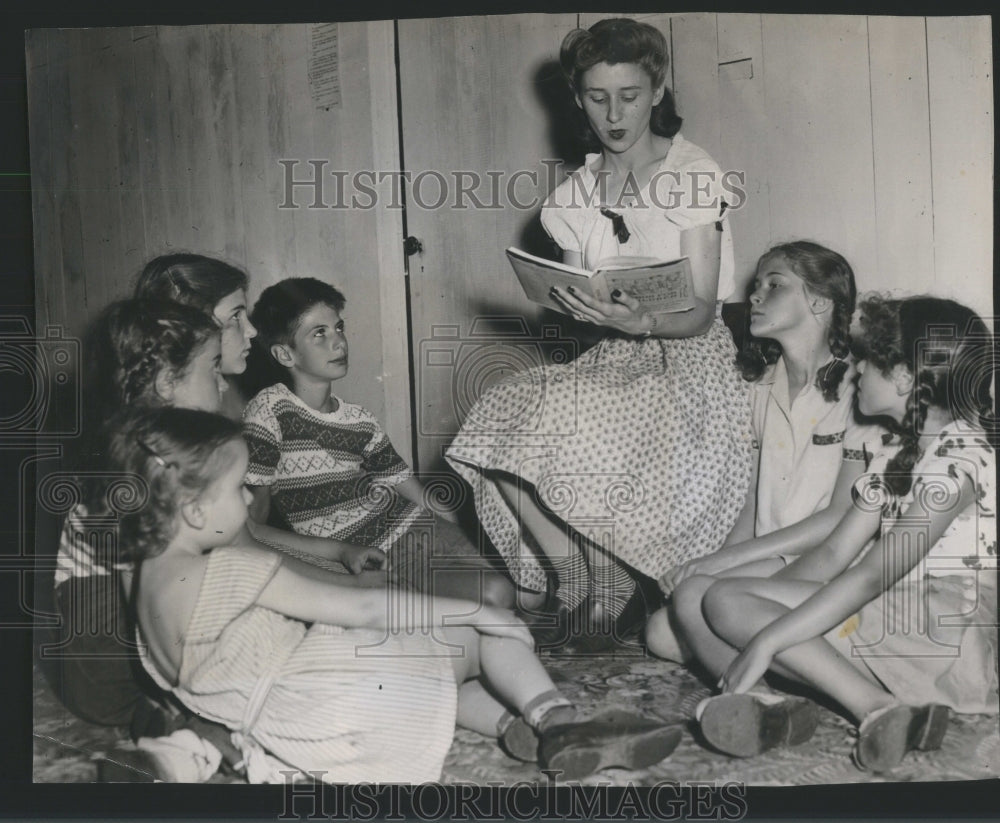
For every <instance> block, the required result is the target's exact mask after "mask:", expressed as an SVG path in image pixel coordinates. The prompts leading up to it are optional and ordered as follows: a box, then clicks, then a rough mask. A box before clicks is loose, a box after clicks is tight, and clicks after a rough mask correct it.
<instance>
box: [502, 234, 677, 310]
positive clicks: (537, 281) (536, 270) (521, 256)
mask: <svg viewBox="0 0 1000 823" xmlns="http://www.w3.org/2000/svg"><path fill="white" fill-rule="evenodd" d="M507 259H508V260H510V264H511V265H512V266H513V267H514V273H515V274H516V275H517V279H518V280H520V281H521V288H523V289H524V293H525V294H526V295H527V296H528V299H529V300H534V301H535V302H536V303H540V304H542V305H543V306H546V307H548V308H550V309H556V310H557V311H561V312H563V313H566V312H567V310H566V307H565V306H564V305H563V304H562V303H560V302H559V301H558V300H556V299H555V298H554V297H553V296H552V295H551V294H550V293H549V289H551V288H552V287H553V286H559V288H561V289H565V288H566V287H567V286H572V287H573V288H574V289H576V290H577V291H579V292H582V293H583V294H586V295H589V296H590V297H596V298H597V299H598V300H603V301H604V302H605V303H612V302H614V301H613V300H612V299H611V292H613V291H614V290H615V289H620V290H621V291H623V292H627V293H628V294H629V295H631V296H632V297H634V298H635V299H636V300H638V301H639V302H640V303H641V304H642V306H643V308H644V309H646V311H648V312H651V313H653V314H664V313H668V312H679V311H689V310H691V309H693V308H694V306H695V297H694V283H693V282H692V280H691V261H690V260H688V258H686V257H682V258H680V259H679V260H666V261H664V260H656V259H654V258H651V257H611V258H607V259H605V260H602V261H601V262H600V263H598V265H597V268H596V269H595V270H594V271H587V270H586V269H579V268H577V267H576V266H567V265H565V264H564V263H556V262H554V261H552V260H546V259H544V258H542V257H535V255H533V254H528V253H527V252H524V251H521V250H520V249H515V248H509V249H507Z"/></svg>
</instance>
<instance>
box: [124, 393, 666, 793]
mask: <svg viewBox="0 0 1000 823" xmlns="http://www.w3.org/2000/svg"><path fill="white" fill-rule="evenodd" d="M240 433H241V432H240V427H239V426H238V425H237V424H236V423H234V422H233V421H231V420H228V419H227V418H225V417H222V416H221V415H215V414H209V413H206V412H200V411H192V410H188V409H169V408H168V409H156V410H152V411H147V412H141V413H139V414H133V415H131V416H126V417H124V418H123V419H121V420H120V421H118V422H117V423H116V426H115V435H114V437H113V440H112V443H111V448H110V458H111V464H112V466H113V468H114V469H116V470H118V471H122V472H131V473H134V474H135V475H137V476H139V477H141V478H143V480H144V481H145V482H146V485H147V488H148V490H149V497H148V502H147V504H146V505H145V506H142V507H140V508H138V510H136V511H135V512H134V513H131V514H127V515H125V516H123V518H122V520H121V525H120V535H121V540H122V545H123V546H128V547H129V549H130V550H131V553H132V555H133V557H134V559H135V562H136V564H137V572H136V580H137V585H136V587H135V589H134V591H135V593H136V600H135V603H134V606H135V610H136V615H137V620H138V626H139V638H140V645H141V646H142V647H143V648H144V649H145V650H146V651H147V653H146V654H144V655H143V656H142V660H143V664H144V665H145V667H146V669H147V671H148V672H149V673H150V675H151V676H152V677H153V678H154V679H155V680H156V681H157V682H158V683H159V684H160V685H161V686H162V687H163V688H165V689H170V690H172V691H173V693H174V694H175V695H176V696H177V697H178V698H179V699H180V700H181V701H182V702H183V703H184V704H185V705H187V706H188V707H189V708H190V709H192V710H193V711H196V712H197V713H198V714H199V715H201V716H203V717H205V718H208V719H211V720H214V721H216V722H219V723H223V724H225V725H226V726H228V727H229V728H230V729H232V730H233V731H234V733H235V734H234V735H233V739H234V742H235V743H236V744H237V745H238V746H239V747H240V749H241V751H242V752H243V755H244V762H245V763H246V767H247V777H248V779H249V780H250V781H251V782H283V780H284V775H283V774H282V771H283V770H287V769H289V768H291V769H292V770H299V771H300V772H302V773H304V774H303V775H302V776H303V777H312V778H314V779H320V780H324V781H329V782H335V783H356V782H362V781H365V782H380V783H382V782H401V783H419V782H425V781H433V780H438V779H439V778H440V775H441V769H442V766H443V763H444V758H445V755H446V754H447V752H448V749H449V747H450V745H451V740H452V736H453V733H454V728H455V723H456V720H457V722H459V723H461V724H463V725H466V726H467V727H469V728H472V729H474V730H476V731H479V732H481V733H485V734H491V735H499V736H502V737H503V739H504V742H505V745H506V746H507V748H508V751H510V752H511V753H513V754H515V755H517V756H519V757H521V758H522V759H525V760H534V759H535V757H536V756H537V757H538V758H539V759H540V761H541V762H542V764H543V765H544V766H545V767H546V768H548V769H551V770H554V771H557V772H562V775H563V777H565V778H577V777H582V776H584V775H587V774H590V773H591V772H593V771H595V770H597V769H600V768H604V767H608V766H624V767H626V768H632V769H634V768H642V767H645V766H648V765H652V764H653V763H655V762H658V761H659V760H661V759H663V758H664V757H666V756H668V755H669V754H670V753H671V752H672V751H673V749H674V747H675V746H676V745H677V743H678V741H679V739H680V729H679V727H677V726H670V725H665V724H662V723H660V722H656V721H651V720H645V719H642V718H633V719H632V720H631V721H628V722H625V721H621V720H619V721H617V722H613V723H610V722H599V721H588V722H580V723H578V722H573V721H574V717H575V710H574V709H573V707H572V706H571V704H570V703H569V701H568V700H567V699H566V698H565V697H563V696H562V695H561V694H560V693H559V692H558V691H557V690H556V688H555V686H554V685H553V683H552V680H551V679H550V678H549V676H548V674H547V673H546V672H545V669H544V668H543V667H542V665H541V663H540V662H539V661H538V658H537V657H535V655H534V653H533V652H532V648H531V642H532V641H531V635H530V633H529V632H528V629H527V627H526V626H525V625H524V624H523V623H522V622H521V621H520V620H518V619H517V618H516V617H515V616H514V614H513V612H511V611H509V610H507V609H502V608H498V607H495V606H488V605H480V604H477V603H472V602H469V601H462V600H455V599H450V598H438V597H428V596H425V595H423V594H419V593H416V592H413V591H411V590H405V589H391V588H390V589H371V588H340V587H336V586H331V585H329V584H328V583H325V582H323V581H322V580H319V579H317V578H314V577H308V576H305V575H303V574H301V573H299V572H298V571H296V569H295V568H293V567H291V566H289V564H288V562H287V558H285V557H283V556H282V555H280V554H278V553H275V552H267V551H264V550H261V549H259V548H257V547H255V546H242V545H234V544H233V541H235V540H238V539H239V538H238V536H239V535H240V534H241V532H242V529H243V526H244V521H245V520H246V518H247V507H248V504H249V503H250V502H251V501H252V499H253V498H252V496H251V494H250V492H249V491H248V489H247V487H246V486H245V485H244V478H245V472H246V470H247V465H248V449H247V445H246V443H245V442H244V440H243V439H242V437H241V436H240ZM419 629H423V630H422V631H418V630H419ZM487 689H488V690H487ZM508 708H509V709H511V710H513V711H515V712H517V715H518V717H517V718H515V715H514V714H512V713H511V712H510V711H508ZM536 732H537V735H538V736H537V739H536V736H535V733H536Z"/></svg>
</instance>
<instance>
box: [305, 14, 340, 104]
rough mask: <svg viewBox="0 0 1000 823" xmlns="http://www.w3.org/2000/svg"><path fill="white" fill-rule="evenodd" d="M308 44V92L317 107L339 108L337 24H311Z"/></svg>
mask: <svg viewBox="0 0 1000 823" xmlns="http://www.w3.org/2000/svg"><path fill="white" fill-rule="evenodd" d="M311 28H312V32H311V40H310V44H309V93H310V95H311V96H312V101H313V105H314V106H315V107H316V108H317V109H330V108H333V107H337V108H340V105H341V100H340V55H339V53H338V44H337V24H336V23H317V24H315V25H313V26H312V27H311Z"/></svg>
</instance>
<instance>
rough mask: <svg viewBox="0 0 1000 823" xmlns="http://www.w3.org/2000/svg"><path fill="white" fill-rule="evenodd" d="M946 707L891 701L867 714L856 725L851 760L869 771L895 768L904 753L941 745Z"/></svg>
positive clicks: (946, 714)
mask: <svg viewBox="0 0 1000 823" xmlns="http://www.w3.org/2000/svg"><path fill="white" fill-rule="evenodd" d="M948 716H949V713H948V707H947V706H941V705H938V704H936V703H929V704H928V705H926V706H906V705H903V704H901V703H892V704H890V705H888V706H886V707H885V708H882V709H878V710H877V711H874V712H872V713H871V714H869V715H868V716H867V717H866V718H865V719H864V721H863V722H862V723H861V726H860V727H859V728H858V743H857V745H856V746H855V748H854V761H855V762H856V763H857V764H858V766H860V767H861V768H862V769H867V770H868V771H870V772H887V771H889V770H890V769H894V768H896V766H898V765H899V764H900V762H901V761H902V760H903V757H904V756H905V755H906V753H907V752H909V751H913V750H914V749H919V750H920V751H933V750H934V749H939V748H941V742H942V741H943V740H944V735H945V732H947V731H948Z"/></svg>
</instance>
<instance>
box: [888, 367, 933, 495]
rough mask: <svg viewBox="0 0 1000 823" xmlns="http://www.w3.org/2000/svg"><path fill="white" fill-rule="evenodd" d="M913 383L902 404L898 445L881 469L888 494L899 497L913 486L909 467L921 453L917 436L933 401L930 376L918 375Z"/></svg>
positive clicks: (911, 466)
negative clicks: (883, 470) (910, 392)
mask: <svg viewBox="0 0 1000 823" xmlns="http://www.w3.org/2000/svg"><path fill="white" fill-rule="evenodd" d="M917 380H918V384H917V385H916V386H914V388H913V393H912V394H911V395H910V399H909V402H908V403H907V404H906V415H905V416H904V417H903V420H902V422H901V423H900V424H899V426H898V429H897V432H898V434H899V436H900V439H901V441H902V445H901V446H900V449H899V451H898V452H896V454H895V455H893V457H892V459H891V460H889V462H888V463H887V464H886V467H885V469H886V473H885V482H886V484H887V485H888V486H889V489H890V491H892V493H893V494H895V495H898V496H899V497H902V496H903V495H905V494H906V493H907V492H909V490H910V486H911V485H912V484H913V467H914V466H915V465H916V464H917V461H918V460H919V459H920V457H921V455H922V454H923V451H922V450H921V448H920V435H921V433H922V432H923V430H924V423H925V422H926V420H927V410H928V409H929V408H930V406H931V402H932V400H933V398H934V377H933V375H931V374H928V373H927V372H922V373H921V374H920V375H919V376H918V378H917Z"/></svg>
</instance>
